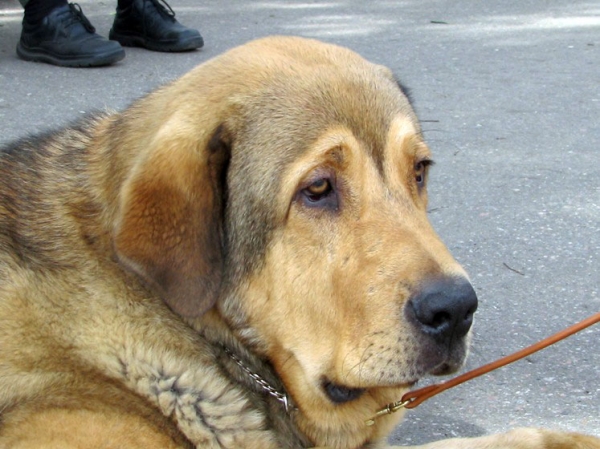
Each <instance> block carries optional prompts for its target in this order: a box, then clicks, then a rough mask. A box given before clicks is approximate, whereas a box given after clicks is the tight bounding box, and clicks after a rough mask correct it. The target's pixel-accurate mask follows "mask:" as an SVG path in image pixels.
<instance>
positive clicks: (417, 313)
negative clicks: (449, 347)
mask: <svg viewBox="0 0 600 449" xmlns="http://www.w3.org/2000/svg"><path fill="white" fill-rule="evenodd" d="M408 307H409V308H410V309H411V310H409V313H410V312H413V313H414V317H415V318H416V320H417V324H418V326H419V327H420V329H421V330H422V331H423V332H424V333H426V334H427V335H430V336H432V337H433V338H435V340H436V341H438V342H439V343H443V344H451V343H452V342H454V341H456V339H459V338H461V337H464V336H465V335H466V334H467V332H469V329H470V328H471V324H472V323H473V314H474V313H475V310H477V295H476V294H475V290H474V289H473V287H472V286H471V284H470V283H469V281H467V280H466V279H464V278H442V279H436V280H432V281H427V282H426V283H424V284H423V285H422V286H421V288H420V289H419V291H418V292H416V293H415V294H414V295H413V296H412V298H411V299H410V302H409V304H408Z"/></svg>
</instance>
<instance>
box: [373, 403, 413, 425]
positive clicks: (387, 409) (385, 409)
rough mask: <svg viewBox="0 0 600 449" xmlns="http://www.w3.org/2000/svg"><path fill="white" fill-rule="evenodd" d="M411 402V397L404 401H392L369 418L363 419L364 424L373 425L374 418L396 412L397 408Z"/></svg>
mask: <svg viewBox="0 0 600 449" xmlns="http://www.w3.org/2000/svg"><path fill="white" fill-rule="evenodd" d="M411 402H412V400H411V399H408V400H406V401H398V402H392V403H390V404H388V405H386V406H385V407H383V408H382V409H381V410H378V411H377V412H376V413H375V415H373V417H372V418H369V419H367V420H366V421H365V424H366V425H367V426H368V427H371V426H373V425H375V420H376V419H377V418H379V417H381V416H385V415H391V414H392V413H396V412H397V411H398V410H400V409H401V408H404V407H406V406H407V405H408V404H410V403H411Z"/></svg>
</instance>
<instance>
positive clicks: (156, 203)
mask: <svg viewBox="0 0 600 449" xmlns="http://www.w3.org/2000/svg"><path fill="white" fill-rule="evenodd" d="M190 129H193V127H190V126H189V125H188V126H185V124H184V126H182V123H181V122H180V121H179V122H178V121H175V120H171V123H167V124H165V125H164V126H162V127H161V129H160V130H159V131H158V133H157V134H156V136H155V138H154V140H153V142H152V143H151V144H150V146H149V149H148V150H147V151H145V154H144V156H143V157H142V160H140V161H138V162H137V163H136V164H135V165H134V167H133V168H132V171H131V174H130V176H129V178H128V179H126V181H125V183H124V185H123V187H122V190H121V192H120V203H119V212H118V218H117V220H116V227H115V234H114V245H115V249H116V252H117V255H118V257H119V260H120V261H121V262H122V263H123V264H124V265H125V266H126V267H128V268H129V269H131V270H133V271H134V272H136V273H137V274H138V275H140V276H141V277H142V278H143V279H144V280H145V281H146V282H147V283H148V284H150V286H151V287H153V288H155V289H156V290H158V292H159V293H160V294H161V296H162V297H163V299H164V301H165V302H166V303H167V304H168V305H169V307H170V308H171V309H172V310H173V311H175V312H176V313H178V314H180V315H182V316H186V317H198V316H200V315H202V314H203V313H204V312H206V311H207V310H208V309H210V308H211V307H212V306H213V304H214V303H215V301H216V299H217V296H218V293H219V288H220V284H221V277H222V269H223V208H224V201H225V191H224V190H225V176H226V171H227V166H228V164H229V156H230V154H229V145H228V144H226V143H225V140H224V135H225V133H224V131H223V127H219V128H217V130H216V131H215V132H214V134H213V135H212V137H210V136H206V137H204V138H203V136H199V135H193V134H192V133H191V131H190Z"/></svg>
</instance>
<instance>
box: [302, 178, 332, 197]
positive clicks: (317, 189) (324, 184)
mask: <svg viewBox="0 0 600 449" xmlns="http://www.w3.org/2000/svg"><path fill="white" fill-rule="evenodd" d="M306 190H307V191H308V193H310V194H311V195H314V196H321V195H325V194H326V193H327V192H328V191H329V190H331V183H330V182H329V179H319V180H318V181H316V182H314V183H312V184H311V185H309V186H308V187H307V188H306Z"/></svg>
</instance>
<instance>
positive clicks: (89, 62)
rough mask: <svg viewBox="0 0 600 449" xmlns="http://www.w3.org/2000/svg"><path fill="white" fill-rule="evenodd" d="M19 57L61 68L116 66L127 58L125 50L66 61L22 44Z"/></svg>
mask: <svg viewBox="0 0 600 449" xmlns="http://www.w3.org/2000/svg"><path fill="white" fill-rule="evenodd" d="M17 55H18V56H19V57H20V58H21V59H23V60H25V61H33V62H45V63H47V64H52V65H57V66H61V67H100V66H105V65H110V64H114V63H115V62H118V61H120V60H122V59H123V58H125V52H124V51H123V49H120V51H115V52H112V53H106V54H104V55H99V56H87V57H81V58H72V59H65V58H61V57H60V56H56V55H52V54H49V53H47V52H45V51H44V50H39V49H29V48H25V47H24V46H23V45H22V44H21V42H19V43H18V44H17Z"/></svg>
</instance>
